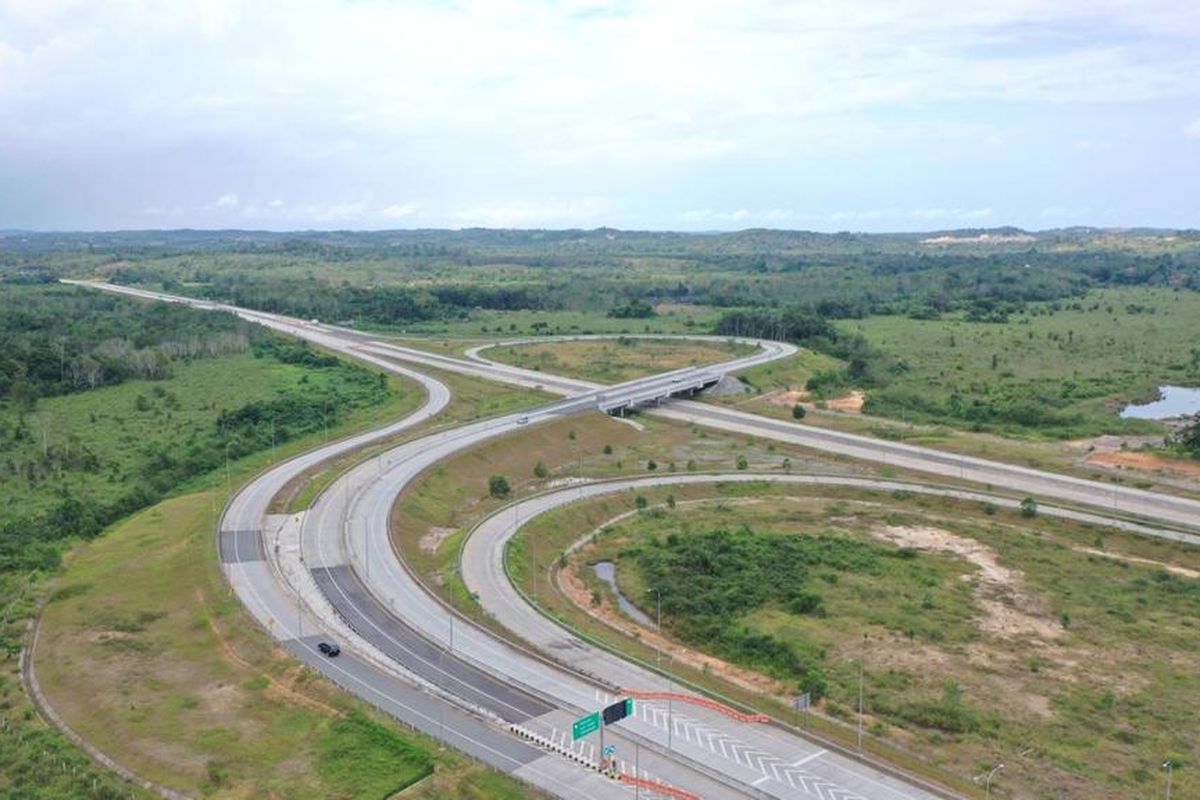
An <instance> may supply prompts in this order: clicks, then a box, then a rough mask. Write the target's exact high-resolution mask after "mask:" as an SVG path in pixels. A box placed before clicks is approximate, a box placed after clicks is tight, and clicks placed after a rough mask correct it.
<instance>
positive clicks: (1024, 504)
mask: <svg viewBox="0 0 1200 800" xmlns="http://www.w3.org/2000/svg"><path fill="white" fill-rule="evenodd" d="M1037 512H1038V507H1037V501H1036V500H1034V499H1033V498H1032V497H1026V498H1025V499H1024V500H1022V501H1021V516H1022V517H1036V516H1037Z"/></svg>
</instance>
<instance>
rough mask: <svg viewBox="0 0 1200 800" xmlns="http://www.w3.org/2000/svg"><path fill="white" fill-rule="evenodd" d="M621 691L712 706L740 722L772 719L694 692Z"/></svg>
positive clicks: (654, 698)
mask: <svg viewBox="0 0 1200 800" xmlns="http://www.w3.org/2000/svg"><path fill="white" fill-rule="evenodd" d="M621 691H622V692H624V693H625V694H627V695H629V696H630V697H632V698H633V699H635V700H674V701H677V702H680V703H690V704H691V705H694V706H701V707H703V708H711V709H712V710H713V711H719V712H721V713H722V714H724V715H725V716H727V717H730V718H732V719H736V720H737V721H739V722H770V721H771V718H770V717H768V716H767V715H766V714H744V713H742V712H741V711H738V710H737V709H735V708H730V707H729V706H727V705H723V704H721V703H718V702H717V701H715V700H709V699H708V698H707V697H697V696H696V695H694V694H683V693H682V692H642V691H638V690H637V689H622V690H621Z"/></svg>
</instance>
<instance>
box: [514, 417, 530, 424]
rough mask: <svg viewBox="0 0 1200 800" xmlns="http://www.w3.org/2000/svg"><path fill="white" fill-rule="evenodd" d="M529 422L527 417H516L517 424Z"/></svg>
mask: <svg viewBox="0 0 1200 800" xmlns="http://www.w3.org/2000/svg"><path fill="white" fill-rule="evenodd" d="M528 422H529V417H517V424H518V425H524V424H526V423H528Z"/></svg>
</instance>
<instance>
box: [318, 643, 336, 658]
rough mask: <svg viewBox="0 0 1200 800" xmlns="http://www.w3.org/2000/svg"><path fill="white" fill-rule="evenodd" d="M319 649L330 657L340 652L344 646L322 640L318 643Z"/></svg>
mask: <svg viewBox="0 0 1200 800" xmlns="http://www.w3.org/2000/svg"><path fill="white" fill-rule="evenodd" d="M317 649H318V650H320V651H321V652H322V653H324V654H325V655H327V656H329V657H330V658H333V657H334V656H336V655H337V654H338V653H340V652H342V648H340V647H338V646H337V645H336V644H334V643H333V642H321V643H320V644H318V645H317Z"/></svg>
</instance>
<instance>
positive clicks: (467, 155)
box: [0, 0, 1200, 231]
mask: <svg viewBox="0 0 1200 800" xmlns="http://www.w3.org/2000/svg"><path fill="white" fill-rule="evenodd" d="M1001 225H1016V226H1020V227H1025V228H1029V229H1043V228H1053V227H1065V226H1070V225H1095V226H1104V227H1124V226H1142V225H1145V226H1157V227H1200V2H1195V0H1128V1H1125V2H1115V1H1112V0H987V2H984V0H963V2H957V3H954V2H946V0H812V1H811V2H795V3H790V2H766V1H764V0H738V2H713V1H712V0H630V2H622V1H621V0H615V1H614V2H599V1H598V0H564V1H563V2H539V1H538V0H522V1H520V2H517V1H515V0H487V1H486V2H470V1H464V2H383V1H382V0H287V2H269V1H267V0H254V1H253V2H251V1H250V0H246V1H245V2H232V1H228V2H227V1H226V0H129V1H123V0H82V1H79V2H77V1H76V0H0V229H6V228H26V229H36V230H54V229H57V230H100V229H118V228H119V229H142V228H180V227H193V228H255V229H272V230H289V229H385V228H430V227H439V228H465V227H476V226H483V227H521V228H534V227H536V228H574V227H581V228H595V227H600V226H612V227H618V228H626V229H659V230H663V229H666V230H735V229H743V228H753V227H769V228H789V229H804V230H818V231H840V230H852V231H905V230H934V229H947V228H961V227H995V226H1001Z"/></svg>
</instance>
